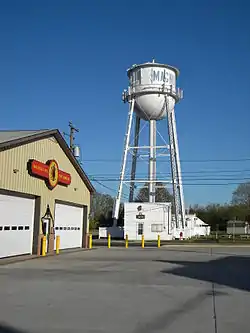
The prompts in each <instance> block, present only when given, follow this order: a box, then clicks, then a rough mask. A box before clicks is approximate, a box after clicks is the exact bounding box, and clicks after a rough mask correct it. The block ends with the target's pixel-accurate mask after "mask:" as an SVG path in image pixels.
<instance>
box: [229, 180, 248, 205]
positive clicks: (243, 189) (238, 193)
mask: <svg viewBox="0 0 250 333" xmlns="http://www.w3.org/2000/svg"><path fill="white" fill-rule="evenodd" d="M232 203H233V204H235V205H246V206H250V182H247V183H244V184H240V185H239V186H238V187H237V188H236V190H235V191H234V192H233V197H232Z"/></svg>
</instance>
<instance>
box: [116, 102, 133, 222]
mask: <svg viewBox="0 0 250 333" xmlns="http://www.w3.org/2000/svg"><path fill="white" fill-rule="evenodd" d="M134 106H135V100H134V99H132V100H131V102H130V108H129V113H128V122H127V129H126V134H125V139H124V149H123V157H122V166H121V173H120V184H119V188H118V193H117V197H116V200H115V204H114V209H113V220H114V223H113V226H116V225H117V220H118V217H119V209H120V203H121V196H122V188H123V181H124V176H125V169H126V163H127V156H128V151H129V140H130V135H131V127H132V120H133V113H134Z"/></svg>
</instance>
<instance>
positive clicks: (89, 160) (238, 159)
mask: <svg viewBox="0 0 250 333" xmlns="http://www.w3.org/2000/svg"><path fill="white" fill-rule="evenodd" d="M246 161H250V158H237V159H204V160H203V159H201V160H180V162H181V163H186V162H188V163H203V162H206V163H208V162H246ZM85 162H100V163H104V162H107V163H113V162H119V163H120V162H121V160H120V159H85V160H84V163H85ZM127 162H128V163H129V162H130V163H131V162H132V160H128V161H127ZM138 162H145V160H139V159H138ZM159 163H169V161H166V160H163V161H160V162H159Z"/></svg>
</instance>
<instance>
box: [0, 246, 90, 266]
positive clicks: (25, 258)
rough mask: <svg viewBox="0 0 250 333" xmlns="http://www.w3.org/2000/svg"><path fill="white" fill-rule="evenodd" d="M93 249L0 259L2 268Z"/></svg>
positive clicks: (68, 250)
mask: <svg viewBox="0 0 250 333" xmlns="http://www.w3.org/2000/svg"><path fill="white" fill-rule="evenodd" d="M91 250H93V249H85V248H79V249H67V250H61V252H60V253H59V254H56V253H48V254H47V255H46V256H44V257H43V256H42V255H40V256H38V255H36V254H27V255H23V256H16V257H10V258H8V257H7V258H1V259H0V266H4V265H10V264H16V263H18V262H23V261H28V260H34V259H48V258H51V257H58V256H61V255H66V254H70V253H76V252H82V251H91Z"/></svg>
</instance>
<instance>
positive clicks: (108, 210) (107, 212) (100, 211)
mask: <svg viewBox="0 0 250 333" xmlns="http://www.w3.org/2000/svg"><path fill="white" fill-rule="evenodd" d="M113 205H114V198H112V197H111V196H110V195H109V194H101V193H95V194H94V195H93V196H92V198H91V205H90V222H91V225H93V226H94V225H95V227H96V228H97V227H98V226H110V225H112V223H113V221H112V209H113Z"/></svg>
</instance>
